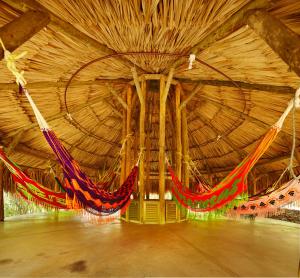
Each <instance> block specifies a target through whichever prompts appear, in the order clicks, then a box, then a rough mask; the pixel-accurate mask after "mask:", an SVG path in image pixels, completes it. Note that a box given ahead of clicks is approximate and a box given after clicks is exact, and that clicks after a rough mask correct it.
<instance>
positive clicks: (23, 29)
mask: <svg viewBox="0 0 300 278" xmlns="http://www.w3.org/2000/svg"><path fill="white" fill-rule="evenodd" d="M49 22H50V17H49V15H48V14H47V13H45V12H41V11H29V12H26V13H24V14H23V15H21V16H20V17H18V18H16V19H15V20H13V21H12V22H10V23H7V24H6V25H4V26H3V27H1V28H0V38H1V39H2V41H3V43H4V45H5V47H6V49H7V50H9V51H10V52H12V51H14V50H15V49H17V48H18V47H19V46H21V45H22V44H23V43H24V42H26V41H27V40H29V39H30V38H31V37H32V36H33V35H35V34H36V33H37V32H38V31H40V30H41V29H42V28H43V27H45V26H46V25H47V24H48V23H49ZM3 57H4V51H3V49H2V47H0V60H2V59H3Z"/></svg>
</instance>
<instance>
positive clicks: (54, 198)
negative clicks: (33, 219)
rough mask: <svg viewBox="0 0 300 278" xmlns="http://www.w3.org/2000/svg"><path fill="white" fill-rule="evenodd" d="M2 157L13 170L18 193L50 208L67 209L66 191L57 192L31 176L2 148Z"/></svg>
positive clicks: (11, 170) (0, 152) (0, 153)
mask: <svg viewBox="0 0 300 278" xmlns="http://www.w3.org/2000/svg"><path fill="white" fill-rule="evenodd" d="M0 159H1V160H2V161H3V163H4V164H5V166H6V167H7V168H8V170H9V171H10V172H11V174H12V177H13V180H14V182H15V183H16V190H17V192H18V194H19V195H20V196H21V197H23V198H24V199H25V200H28V201H33V202H35V203H36V204H38V205H43V206H45V207H50V208H58V209H67V205H66V193H64V192H55V191H53V190H51V189H49V188H47V187H44V186H42V185H40V184H39V183H37V182H36V181H34V180H32V179H31V178H29V177H28V176H27V175H26V174H25V173H24V172H23V171H22V170H21V169H20V168H19V167H18V166H17V165H16V164H15V163H14V162H12V161H11V160H10V159H9V158H8V157H7V156H6V154H5V152H4V151H3V149H2V148H0Z"/></svg>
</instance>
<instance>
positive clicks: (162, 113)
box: [158, 76, 166, 224]
mask: <svg viewBox="0 0 300 278" xmlns="http://www.w3.org/2000/svg"><path fill="white" fill-rule="evenodd" d="M165 83H166V82H165V77H164V76H163V77H161V79H160V86H159V154H158V155H159V207H160V224H164V223H165V222H166V203H165V191H166V184H165V144H166V142H165V140H166V98H165V96H164V93H165V86H166V84H165Z"/></svg>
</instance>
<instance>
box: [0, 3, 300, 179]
mask: <svg viewBox="0 0 300 278" xmlns="http://www.w3.org/2000/svg"><path fill="white" fill-rule="evenodd" d="M250 2H251V1H247V0H222V1H220V0H211V1H206V0H185V1H182V0H170V1H162V0H151V1H146V0H134V1H131V0H122V1H121V0H115V1H102V0H77V1H73V0H64V1H59V0H37V1H11V0H2V1H0V27H1V26H3V25H5V24H7V23H8V22H10V21H12V20H14V19H15V18H17V17H18V16H20V15H21V14H22V13H23V12H24V11H25V10H26V9H30V8H32V6H33V8H34V5H37V3H38V4H40V5H42V6H43V7H45V8H46V9H48V11H50V12H51V13H52V15H53V18H55V20H52V21H51V22H50V24H49V25H48V26H47V27H46V28H44V29H42V30H41V31H39V32H38V33H37V34H35V35H34V36H33V37H32V38H31V39H30V40H28V41H27V42H26V43H24V44H23V45H22V46H21V47H20V48H19V49H18V50H17V52H18V51H19V52H22V51H27V52H28V54H27V55H26V59H23V60H22V61H20V63H19V68H22V69H23V70H24V71H25V77H26V79H27V81H28V87H29V89H30V92H31V95H32V97H33V99H34V100H35V102H36V104H37V106H38V107H39V109H40V110H41V112H42V114H43V115H44V116H45V118H46V120H48V122H49V124H50V126H51V127H52V128H53V130H55V132H56V133H57V134H58V136H59V138H60V140H62V142H63V143H64V144H65V146H66V147H67V148H68V149H69V150H70V151H71V153H72V155H73V156H74V157H75V159H77V160H78V161H79V163H81V164H82V165H84V166H85V167H86V169H87V170H89V171H90V173H91V174H92V175H93V173H95V171H97V170H98V169H101V168H102V167H103V165H109V164H110V163H112V161H113V159H114V158H115V157H116V156H117V155H118V153H119V150H120V143H121V139H122V105H121V104H120V102H119V101H118V98H117V97H116V96H115V95H113V94H111V90H110V89H108V88H109V86H110V87H112V88H113V89H114V90H115V91H116V92H117V94H118V95H119V96H122V93H123V92H124V91H125V90H126V88H127V86H128V85H127V84H128V82H131V81H132V79H133V78H132V73H131V67H132V65H135V66H136V68H137V71H138V74H139V75H140V74H144V73H164V74H167V73H168V71H169V69H170V67H171V66H172V65H173V64H174V63H175V62H176V61H177V60H178V57H177V56H172V55H170V56H167V55H149V54H131V55H126V56H122V57H121V56H113V57H111V58H107V59H105V60H103V61H99V62H97V63H94V64H92V65H90V66H88V67H86V68H84V69H83V70H82V71H80V73H79V74H77V75H76V77H75V78H74V80H73V82H72V83H71V85H70V87H69V88H68V99H67V105H68V108H69V109H70V111H71V115H72V118H73V119H76V122H78V123H80V126H78V125H77V124H75V123H74V121H72V120H70V119H69V118H68V117H67V112H66V106H65V96H64V92H65V89H66V85H67V82H68V80H69V79H70V78H71V77H72V75H73V74H74V73H75V72H76V71H77V70H78V69H79V68H80V67H82V66H84V65H85V64H87V63H89V62H90V61H92V60H94V59H97V58H99V57H104V56H106V55H107V54H110V53H132V52H152V53H157V52H159V53H171V54H172V53H173V54H174V53H177V54H178V53H179V54H189V51H190V49H191V48H192V47H193V46H195V45H197V44H198V43H199V42H201V41H202V40H203V39H204V38H205V37H206V36H208V35H209V34H211V33H213V32H217V31H218V30H219V28H220V26H222V24H224V22H225V21H226V20H227V19H229V18H231V17H232V16H233V15H234V14H235V13H236V12H238V11H239V10H240V9H242V8H243V7H244V6H245V5H246V4H248V3H250ZM24 3H25V4H24ZM26 3H27V4H26ZM28 3H31V4H28ZM32 3H33V4H32ZM30 5H31V6H30ZM268 11H269V12H270V13H271V14H272V15H273V16H275V17H276V18H278V19H280V20H281V21H282V22H283V23H284V24H285V25H287V26H288V27H289V28H290V29H292V30H293V31H294V32H296V33H298V34H300V2H299V1H296V0H279V1H274V3H273V4H272V5H271V6H270V7H269V8H268ZM59 20H63V21H65V22H68V23H70V24H71V25H72V27H73V28H75V29H77V31H78V34H81V36H78V37H76V36H74V34H73V35H72V34H68V32H65V31H62V30H61V28H59V24H58V23H57V22H59ZM28 24H30V22H28ZM85 36H88V37H89V38H90V39H91V40H90V41H93V42H94V45H92V44H91V43H87V41H85V39H83V38H85ZM97 44H99V45H104V46H106V47H107V48H105V47H104V48H103V47H102V48H100V47H99V48H98V47H97ZM106 50H109V51H110V53H109V51H106ZM197 58H198V59H200V60H202V61H204V62H205V63H207V64H209V65H210V66H212V67H214V68H216V69H217V70H218V71H219V72H221V73H223V74H220V73H219V72H217V71H214V70H212V69H210V68H208V67H206V66H205V65H203V64H200V63H194V66H193V69H191V70H188V69H187V64H188V58H186V59H185V60H184V63H183V64H182V65H179V66H178V67H177V68H176V70H175V73H174V80H176V81H177V82H179V83H180V84H181V86H182V88H183V91H184V94H185V95H186V96H188V95H190V94H191V93H192V92H193V91H194V90H198V91H197V93H196V94H195V96H194V97H193V99H192V100H191V101H190V102H189V103H188V104H187V115H188V132H189V134H188V135H189V144H190V156H191V158H192V159H193V161H194V162H195V163H196V164H197V167H198V169H199V170H200V171H201V172H202V173H204V174H208V173H210V174H214V175H215V176H216V177H222V176H224V175H225V174H226V171H228V170H230V169H231V168H232V167H234V166H235V165H236V164H238V162H239V161H240V160H241V158H242V157H243V156H244V155H245V154H247V153H248V152H249V151H250V150H251V149H252V148H253V147H254V146H255V144H256V143H257V141H258V140H260V138H261V137H262V135H263V134H264V133H265V132H266V130H267V129H268V128H269V126H271V125H272V124H273V123H275V121H276V120H277V119H278V117H279V116H280V115H281V113H282V112H283V111H284V109H285V107H286V104H287V102H288V100H289V99H290V98H291V97H292V96H293V92H294V89H295V88H297V86H299V77H298V76H297V75H296V74H295V73H294V72H293V71H291V70H290V69H289V66H288V65H287V64H286V63H285V62H283V61H282V60H281V58H280V57H279V56H278V55H277V54H276V53H275V52H274V51H273V50H272V49H271V48H270V47H269V46H268V45H267V44H266V43H265V42H264V40H262V39H261V38H260V37H259V36H258V35H257V34H256V33H255V32H254V31H253V30H252V29H251V28H249V27H248V26H241V27H240V28H237V29H236V30H233V31H232V32H231V33H230V34H228V35H227V36H226V37H225V38H222V39H220V40H217V41H216V42H214V43H213V44H211V45H210V46H209V47H208V48H206V49H204V50H203V51H201V52H199V53H198V55H197ZM224 74H225V75H227V76H228V77H230V78H231V79H233V80H234V81H236V82H237V83H238V84H239V85H240V86H241V87H240V88H238V87H236V86H235V85H234V84H233V83H232V82H231V81H228V78H227V77H225V76H224ZM199 80H202V83H201V84H202V85H201V86H198V85H199ZM150 83H151V82H149V90H150V91H151V94H148V96H147V107H148V108H147V115H148V116H147V117H146V118H147V123H146V126H147V127H148V130H147V136H149V137H150V139H151V140H150V141H151V142H150V150H151V159H150V161H151V171H152V172H155V171H156V172H157V171H158V132H159V128H158V116H159V115H158V114H159V105H158V101H159V98H158V94H157V93H158V90H157V84H155V82H152V83H151V84H150ZM249 84H256V85H257V87H255V86H254V85H253V86H249ZM172 92H174V88H173V89H172V88H171V91H170V95H172ZM168 109H169V113H167V115H168V118H167V121H168V123H167V126H168V127H170V128H167V132H166V147H167V150H172V138H173V136H174V130H173V129H172V127H173V125H174V123H173V120H172V111H171V110H172V109H170V108H168ZM120 111H121V112H120ZM138 115H139V105H138V101H136V105H135V106H134V111H133V116H134V117H133V122H132V129H133V131H134V132H135V136H134V138H135V140H137V141H136V142H138V138H137V136H138ZM0 123H1V124H0V133H1V141H2V143H3V144H4V145H5V146H8V145H9V143H10V142H11V141H12V140H13V138H15V136H17V135H18V134H19V136H21V140H20V142H19V144H18V145H17V146H16V148H15V151H14V152H13V154H12V158H13V160H15V161H16V162H18V163H19V164H20V165H24V166H28V167H33V168H41V169H44V168H46V167H47V161H49V160H53V159H54V156H53V154H52V152H51V150H50V149H49V147H48V145H47V143H46V141H45V140H44V138H43V136H42V135H41V133H40V131H39V130H38V127H37V125H36V121H35V118H34V116H33V113H32V111H31V109H30V107H29V104H28V103H27V101H26V99H25V97H24V96H22V95H19V93H18V88H17V87H16V86H15V85H14V78H13V77H12V76H11V74H10V73H9V72H8V70H7V69H6V67H5V64H4V62H2V63H1V64H0ZM297 130H300V118H299V114H297ZM20 132H21V133H20ZM20 134H21V135H20ZM291 134H292V131H291V118H288V120H287V122H286V124H285V125H284V128H283V132H282V133H280V135H279V136H278V138H277V139H276V141H275V143H274V144H273V145H272V146H271V148H270V149H269V150H268V151H267V152H266V153H265V155H264V156H263V157H262V159H261V161H260V162H258V165H257V167H256V171H257V173H276V172H277V171H279V172H280V170H281V169H283V168H285V167H286V164H287V162H288V156H289V152H290V146H291V140H292V137H291ZM298 137H299V135H298ZM134 145H135V146H136V145H137V144H134ZM134 148H135V149H137V147H134ZM134 151H135V152H137V150H134V149H133V152H134ZM295 163H300V161H295Z"/></svg>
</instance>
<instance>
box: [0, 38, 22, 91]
mask: <svg viewBox="0 0 300 278" xmlns="http://www.w3.org/2000/svg"><path fill="white" fill-rule="evenodd" d="M0 44H1V46H2V49H3V51H4V59H5V61H6V66H7V68H8V70H9V71H10V72H11V73H12V74H13V75H14V76H15V77H16V83H17V84H18V85H21V86H23V87H24V86H25V85H26V84H27V82H26V80H25V77H24V71H19V70H18V69H17V67H16V61H17V60H19V59H21V58H23V57H24V56H25V55H26V54H27V51H23V52H21V53H20V54H13V53H11V52H10V51H8V50H7V49H6V47H5V45H4V43H3V41H2V39H1V38H0Z"/></svg>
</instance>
